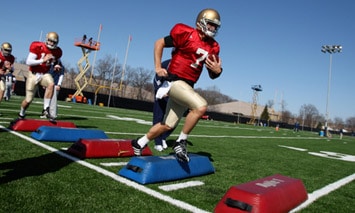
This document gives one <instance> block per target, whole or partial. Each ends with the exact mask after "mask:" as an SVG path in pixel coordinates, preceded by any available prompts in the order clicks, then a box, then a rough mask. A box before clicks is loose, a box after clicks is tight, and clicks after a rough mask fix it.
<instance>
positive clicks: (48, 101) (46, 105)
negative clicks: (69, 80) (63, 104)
mask: <svg viewBox="0 0 355 213" xmlns="http://www.w3.org/2000/svg"><path fill="white" fill-rule="evenodd" d="M43 102H44V104H43V107H44V109H47V107H49V103H50V102H51V99H49V98H45V99H43Z"/></svg>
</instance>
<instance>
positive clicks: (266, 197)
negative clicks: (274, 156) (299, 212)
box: [214, 174, 308, 213]
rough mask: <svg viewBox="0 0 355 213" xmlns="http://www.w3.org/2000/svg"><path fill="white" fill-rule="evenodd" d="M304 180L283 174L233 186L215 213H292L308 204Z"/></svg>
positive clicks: (219, 203)
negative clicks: (293, 210)
mask: <svg viewBox="0 0 355 213" xmlns="http://www.w3.org/2000/svg"><path fill="white" fill-rule="evenodd" d="M307 198H308V194H307V191H306V189H305V187H304V185H303V183H302V181H301V180H299V179H295V178H291V177H286V176H282V175H279V174H276V175H272V176H269V177H265V178H262V179H259V180H255V181H251V182H248V183H244V184H240V185H237V186H232V187H230V189H229V190H228V192H227V193H226V194H225V195H224V196H223V198H222V199H221V200H220V201H219V202H218V204H217V206H216V208H215V210H214V212H215V213H221V212H223V213H225V212H243V213H245V212H252V213H257V212H258V213H275V212H277V213H279V212H285V213H287V212H289V211H290V210H292V209H294V208H295V207H297V206H298V205H299V204H301V203H302V202H304V201H305V200H307Z"/></svg>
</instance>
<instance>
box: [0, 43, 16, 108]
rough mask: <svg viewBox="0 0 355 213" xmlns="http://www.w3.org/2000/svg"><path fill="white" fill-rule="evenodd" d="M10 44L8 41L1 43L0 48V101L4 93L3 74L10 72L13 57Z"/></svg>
mask: <svg viewBox="0 0 355 213" xmlns="http://www.w3.org/2000/svg"><path fill="white" fill-rule="evenodd" d="M11 52H12V45H11V44H10V43H9V42H4V43H2V44H1V50H0V102H1V101H2V98H3V97H4V93H5V74H6V73H8V72H11V71H12V69H13V67H12V66H13V64H14V62H15V57H14V56H13V55H12V54H11Z"/></svg>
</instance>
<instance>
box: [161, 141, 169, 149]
mask: <svg viewBox="0 0 355 213" xmlns="http://www.w3.org/2000/svg"><path fill="white" fill-rule="evenodd" d="M161 142H162V144H163V149H166V148H168V144H166V140H162V141H161Z"/></svg>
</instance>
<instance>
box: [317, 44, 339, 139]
mask: <svg viewBox="0 0 355 213" xmlns="http://www.w3.org/2000/svg"><path fill="white" fill-rule="evenodd" d="M342 48H343V47H342V46H341V45H324V46H322V50H321V51H322V52H323V53H330V56H329V75H328V92H327V105H326V108H325V128H326V135H328V120H329V111H328V105H329V94H330V81H331V77H332V55H333V53H340V52H341V50H342Z"/></svg>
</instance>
